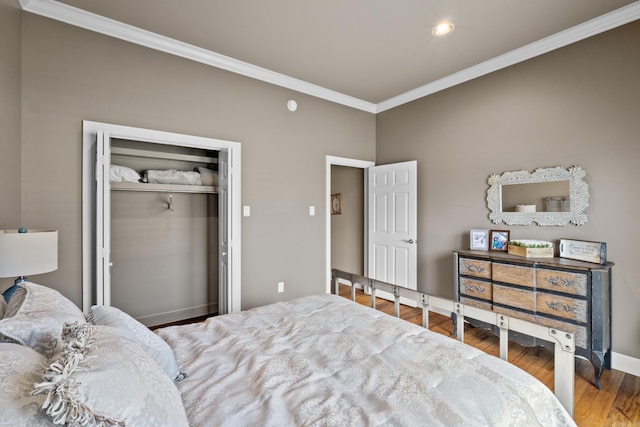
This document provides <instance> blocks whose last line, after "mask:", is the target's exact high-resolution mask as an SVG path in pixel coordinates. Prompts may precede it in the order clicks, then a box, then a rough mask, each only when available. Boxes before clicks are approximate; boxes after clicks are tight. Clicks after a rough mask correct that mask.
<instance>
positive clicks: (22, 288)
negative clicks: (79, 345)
mask: <svg viewBox="0 0 640 427" xmlns="http://www.w3.org/2000/svg"><path fill="white" fill-rule="evenodd" d="M74 320H77V321H80V322H85V318H84V314H82V311H80V309H78V307H76V305H75V304H74V303H72V302H71V301H69V300H68V299H67V298H65V297H64V296H63V295H62V294H61V293H60V292H58V291H56V290H54V289H51V288H47V287H46V286H40V285H36V284H35V283H30V282H22V283H20V284H18V290H16V292H15V293H14V294H13V296H12V297H11V299H10V300H9V303H8V305H7V310H6V311H5V316H4V317H3V318H2V320H0V335H4V337H6V338H9V339H11V340H13V341H15V342H17V343H20V344H22V345H26V346H27V347H31V348H32V349H34V350H36V351H37V352H38V353H40V354H42V355H44V356H46V357H52V356H53V355H54V354H55V353H57V352H58V351H60V350H61V348H62V347H61V344H60V332H61V331H62V326H63V325H64V323H65V322H71V321H74ZM3 341H6V339H3Z"/></svg>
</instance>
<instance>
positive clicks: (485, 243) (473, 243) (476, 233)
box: [469, 229, 489, 251]
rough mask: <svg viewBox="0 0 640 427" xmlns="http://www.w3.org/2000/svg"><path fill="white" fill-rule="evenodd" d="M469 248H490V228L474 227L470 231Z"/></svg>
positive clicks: (481, 249)
mask: <svg viewBox="0 0 640 427" xmlns="http://www.w3.org/2000/svg"><path fill="white" fill-rule="evenodd" d="M469 248H470V249H471V250H472V251H486V250H488V249H489V230H478V229H474V230H471V231H470V232H469Z"/></svg>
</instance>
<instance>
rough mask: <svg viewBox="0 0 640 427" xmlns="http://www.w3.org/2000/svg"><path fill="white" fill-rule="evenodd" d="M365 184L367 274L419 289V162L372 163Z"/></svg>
mask: <svg viewBox="0 0 640 427" xmlns="http://www.w3.org/2000/svg"><path fill="white" fill-rule="evenodd" d="M366 185H367V211H368V219H367V239H368V241H367V265H366V270H367V272H366V274H367V276H368V277H371V278H373V279H377V280H381V281H383V282H388V283H392V284H396V285H400V286H404V287H408V288H411V289H417V275H418V274H417V269H418V244H417V162H416V161H409V162H402V163H394V164H388V165H381V166H372V167H370V168H368V169H367V182H366ZM380 296H383V295H380Z"/></svg>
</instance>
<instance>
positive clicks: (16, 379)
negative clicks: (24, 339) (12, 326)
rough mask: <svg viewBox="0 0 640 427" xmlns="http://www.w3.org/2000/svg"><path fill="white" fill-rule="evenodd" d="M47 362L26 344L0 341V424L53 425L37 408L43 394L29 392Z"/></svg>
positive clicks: (37, 426)
mask: <svg viewBox="0 0 640 427" xmlns="http://www.w3.org/2000/svg"><path fill="white" fill-rule="evenodd" d="M47 365H48V363H47V359H46V358H45V357H44V356H43V355H41V354H40V353H38V352H36V351H35V350H32V349H30V348H29V347H25V346H23V345H20V344H9V343H0V425H3V426H31V427H39V426H48V427H49V426H53V425H54V424H53V423H52V422H51V420H50V419H49V418H48V417H47V416H46V415H45V414H44V413H43V412H42V411H40V407H41V406H42V404H43V403H44V396H32V395H31V391H32V390H33V384H35V383H37V382H40V381H42V374H43V373H44V370H45V369H46V367H47Z"/></svg>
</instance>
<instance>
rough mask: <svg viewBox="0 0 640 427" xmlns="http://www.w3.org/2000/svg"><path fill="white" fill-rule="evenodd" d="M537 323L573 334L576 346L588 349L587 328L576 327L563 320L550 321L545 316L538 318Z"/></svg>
mask: <svg viewBox="0 0 640 427" xmlns="http://www.w3.org/2000/svg"><path fill="white" fill-rule="evenodd" d="M536 323H538V324H540V325H544V326H549V327H551V328H557V329H560V330H562V331H567V332H571V333H572V334H573V335H574V337H575V340H576V346H577V347H581V348H587V327H586V326H579V325H574V324H571V323H568V322H563V321H561V320H555V319H549V318H548V317H544V316H540V315H538V316H536Z"/></svg>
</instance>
